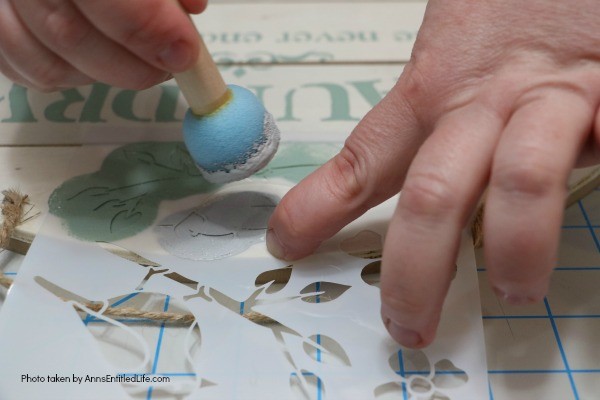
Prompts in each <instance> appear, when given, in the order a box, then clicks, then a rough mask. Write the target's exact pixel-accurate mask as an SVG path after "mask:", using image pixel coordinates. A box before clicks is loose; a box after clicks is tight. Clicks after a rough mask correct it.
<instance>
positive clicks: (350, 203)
mask: <svg viewBox="0 0 600 400" xmlns="http://www.w3.org/2000/svg"><path fill="white" fill-rule="evenodd" d="M422 141H423V135H421V129H420V127H419V124H418V122H417V120H416V118H415V116H414V114H413V111H412V108H411V107H410V105H409V103H408V101H407V100H406V98H405V97H404V96H403V94H402V91H401V90H400V88H399V86H398V85H397V86H396V87H395V88H394V89H392V91H391V92H390V93H389V94H388V95H387V96H386V97H385V98H384V99H383V100H382V101H381V102H380V103H379V104H378V105H377V106H376V107H375V108H373V110H371V111H370V112H369V113H368V114H367V115H366V116H365V117H364V118H363V120H362V121H361V122H360V123H359V124H358V126H357V127H356V128H355V129H354V131H353V132H352V134H351V135H350V136H349V138H348V139H347V140H346V142H345V144H344V147H343V148H342V150H341V151H340V153H339V154H338V155H336V156H335V157H334V158H332V159H331V160H329V161H328V162H327V163H326V164H325V165H323V166H322V167H321V168H319V169H318V170H316V171H315V172H314V173H312V174H311V175H309V176H308V177H306V178H305V179H304V180H303V181H302V182H300V183H299V184H298V185H297V186H296V187H294V188H293V189H292V190H290V191H289V193H288V194H287V195H286V196H284V198H283V199H282V200H281V202H280V203H279V205H278V206H277V208H276V209H275V212H274V213H273V215H272V217H271V220H270V221H269V231H268V232H267V247H268V248H269V250H270V251H271V253H272V254H273V255H275V256H276V257H279V258H283V259H288V260H292V259H298V258H302V257H304V256H307V255H309V254H311V253H312V252H313V251H315V250H316V249H317V247H319V245H320V244H321V242H323V241H324V240H326V239H328V238H330V237H331V236H333V235H334V234H336V233H337V232H338V231H339V230H340V229H341V228H343V227H344V226H345V225H347V224H348V223H349V222H351V221H353V220H354V219H356V218H358V217H359V216H360V215H362V214H363V213H364V212H366V211H367V210H368V209H369V208H371V207H374V206H375V205H377V204H379V203H381V202H383V201H385V200H387V199H388V198H390V197H391V196H393V195H394V194H396V193H398V191H399V190H400V187H401V186H402V183H403V181H404V176H405V173H406V170H407V169H408V166H409V165H410V162H411V160H412V158H413V157H414V154H415V153H416V151H417V149H418V147H419V146H420V145H421V143H422Z"/></svg>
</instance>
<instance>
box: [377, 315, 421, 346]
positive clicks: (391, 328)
mask: <svg viewBox="0 0 600 400" xmlns="http://www.w3.org/2000/svg"><path fill="white" fill-rule="evenodd" d="M384 324H385V327H386V328H387V330H388V332H389V333H390V335H391V336H392V338H394V340H395V341H397V342H398V343H400V344H401V345H403V346H406V347H410V348H416V347H421V345H422V343H423V338H422V337H421V335H419V334H418V333H417V332H415V331H413V330H410V329H406V328H403V327H401V326H400V325H398V324H397V323H396V322H394V321H392V320H391V319H389V318H386V319H385V320H384Z"/></svg>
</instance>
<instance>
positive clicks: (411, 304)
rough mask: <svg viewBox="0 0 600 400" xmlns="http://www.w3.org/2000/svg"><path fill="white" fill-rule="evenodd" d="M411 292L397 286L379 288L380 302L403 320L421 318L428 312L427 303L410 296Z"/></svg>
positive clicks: (417, 297)
mask: <svg viewBox="0 0 600 400" xmlns="http://www.w3.org/2000/svg"><path fill="white" fill-rule="evenodd" d="M411 294H412V291H410V290H405V289H404V288H401V287H398V286H389V285H383V284H382V286H381V301H382V303H384V304H386V306H387V307H389V308H390V309H391V310H393V312H395V313H397V314H398V315H401V316H402V317H403V318H404V319H412V318H413V317H422V316H423V315H426V314H427V313H428V311H429V307H428V305H427V302H425V301H421V298H420V297H419V296H412V295H411Z"/></svg>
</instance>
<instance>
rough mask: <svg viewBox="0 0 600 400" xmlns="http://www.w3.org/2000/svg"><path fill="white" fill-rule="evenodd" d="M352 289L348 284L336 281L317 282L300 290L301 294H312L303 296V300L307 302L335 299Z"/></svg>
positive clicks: (324, 301) (323, 301) (325, 301)
mask: <svg viewBox="0 0 600 400" xmlns="http://www.w3.org/2000/svg"><path fill="white" fill-rule="evenodd" d="M348 289H350V286H348V285H342V284H341V283H334V282H315V283H311V284H310V285H308V286H306V287H305V288H304V289H302V290H301V291H300V294H311V295H310V296H302V301H305V302H307V303H327V302H328V301H333V300H335V299H337V298H338V297H340V296H341V295H343V294H344V292H345V291H346V290H348Z"/></svg>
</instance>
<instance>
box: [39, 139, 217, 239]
mask: <svg viewBox="0 0 600 400" xmlns="http://www.w3.org/2000/svg"><path fill="white" fill-rule="evenodd" d="M217 187H218V185H214V184H211V183H209V182H207V181H206V180H204V178H202V176H201V175H200V172H199V171H198V169H197V168H196V166H195V164H194V162H193V161H192V159H191V157H190V156H189V154H188V152H187V150H186V149H185V147H184V145H183V143H181V142H145V143H134V144H129V145H125V146H123V147H120V148H118V149H116V150H114V151H113V152H112V153H110V154H109V155H108V156H107V157H106V159H105V160H104V162H103V163H102V167H101V168H100V170H99V171H96V172H94V173H92V174H86V175H81V176H77V177H75V178H72V179H70V180H68V181H66V182H64V183H63V184H62V185H61V186H60V187H58V188H57V189H56V190H55V191H54V192H53V193H52V195H51V196H50V199H49V208H50V212H51V213H52V214H54V215H56V216H58V217H60V218H62V219H63V221H64V224H65V225H66V227H67V229H68V230H69V232H70V233H71V234H72V235H74V236H76V237H78V238H80V239H83V240H89V241H116V240H119V239H123V238H125V237H129V236H132V235H135V234H136V233H138V232H141V231H142V230H144V229H145V228H147V227H148V226H150V225H151V224H152V222H153V221H154V219H155V218H156V214H157V211H158V206H159V204H160V202H161V201H163V200H167V199H168V200H173V199H179V198H183V197H186V196H190V195H192V194H197V193H206V192H209V191H211V190H214V189H215V188H217Z"/></svg>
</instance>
